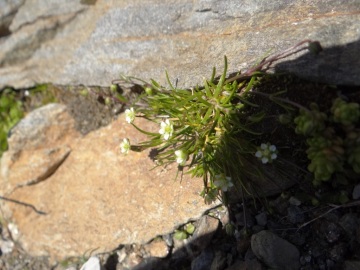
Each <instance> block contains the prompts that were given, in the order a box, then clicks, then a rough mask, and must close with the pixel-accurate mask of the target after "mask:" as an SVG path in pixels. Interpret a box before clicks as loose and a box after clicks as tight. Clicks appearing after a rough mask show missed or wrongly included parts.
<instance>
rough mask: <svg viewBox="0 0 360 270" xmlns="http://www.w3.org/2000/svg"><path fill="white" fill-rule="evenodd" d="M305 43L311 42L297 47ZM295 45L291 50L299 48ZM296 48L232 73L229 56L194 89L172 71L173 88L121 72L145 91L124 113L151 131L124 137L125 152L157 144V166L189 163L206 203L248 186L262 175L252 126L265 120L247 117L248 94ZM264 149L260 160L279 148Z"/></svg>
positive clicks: (268, 146)
mask: <svg viewBox="0 0 360 270" xmlns="http://www.w3.org/2000/svg"><path fill="white" fill-rule="evenodd" d="M306 42H309V41H304V42H301V43H299V44H298V45H297V46H298V47H300V46H302V45H303V44H304V43H306ZM297 46H295V47H294V48H292V49H297ZM307 48H308V47H306V48H301V50H303V49H307ZM297 51H299V49H297V50H296V52H297ZM292 53H293V52H291V50H287V51H285V52H283V53H281V54H278V55H275V56H273V57H270V58H266V59H264V60H263V61H262V62H261V63H260V64H258V65H257V66H255V67H254V68H252V69H250V70H248V71H247V72H245V73H244V74H237V75H235V76H232V77H229V78H227V59H226V57H225V58H224V71H223V73H222V75H221V76H220V78H218V79H215V74H216V69H215V68H214V69H213V72H212V76H211V78H210V79H209V80H206V79H204V81H203V86H196V87H194V88H192V89H181V88H177V87H174V86H173V85H172V83H171V82H170V79H169V77H168V74H166V77H167V81H168V84H169V88H170V89H166V88H165V87H163V86H161V85H160V84H159V83H157V82H156V81H154V80H151V82H150V83H147V82H145V81H142V80H139V79H136V78H131V77H129V78H125V77H123V79H122V80H121V81H120V82H125V83H134V81H135V80H136V81H140V82H141V83H142V85H143V88H144V92H143V93H142V94H141V95H140V96H139V97H138V99H137V100H136V101H135V102H134V103H133V104H132V107H131V108H130V109H127V110H126V111H125V116H126V121H127V122H128V123H130V124H131V125H133V126H134V127H135V128H136V129H137V130H139V131H140V132H142V133H144V134H146V135H147V136H148V140H147V141H144V142H141V143H139V144H138V145H132V146H130V144H129V140H127V139H124V141H123V142H122V143H121V146H120V147H121V151H122V152H123V153H127V152H128V149H131V150H135V151H142V150H144V149H148V148H156V153H157V154H156V156H155V160H156V164H157V165H158V166H160V165H162V166H166V165H169V164H171V163H174V162H176V163H177V164H178V168H179V170H181V171H182V170H183V168H187V170H186V173H189V174H190V175H191V176H193V177H201V178H202V179H203V182H204V190H203V192H202V193H201V195H202V196H203V197H204V198H205V202H207V203H210V202H211V201H213V200H215V199H216V198H223V199H224V195H225V193H226V192H227V191H228V190H229V189H230V188H232V187H236V188H240V189H241V190H247V188H248V187H249V182H248V181H247V180H249V179H251V178H253V177H254V176H255V177H256V175H257V174H258V173H260V174H261V172H260V170H259V169H258V168H257V167H258V164H259V163H257V162H256V157H255V152H256V151H257V147H256V146H255V144H254V136H256V135H261V133H257V132H253V131H252V129H251V126H252V125H253V124H256V123H257V122H259V121H261V120H262V118H263V115H261V114H260V115H255V116H254V115H253V116H252V117H248V116H247V114H246V113H244V111H245V110H246V109H247V108H248V107H249V106H250V107H251V106H256V105H254V104H251V103H249V102H247V100H246V96H247V95H248V94H250V92H251V89H252V86H253V85H254V84H255V83H256V81H257V78H258V77H260V76H262V75H263V74H264V73H263V70H266V69H267V68H268V67H269V66H270V65H271V63H272V62H274V61H276V60H278V59H280V58H282V57H286V56H287V55H291V54H292ZM113 83H115V81H114V82H113ZM135 116H136V117H143V118H145V119H147V120H149V121H152V122H155V123H157V124H158V125H159V129H158V132H149V131H146V130H143V129H141V127H139V126H137V125H136V124H135V122H134V119H135ZM249 135H251V136H249ZM264 145H265V144H264ZM263 148H264V149H263ZM263 148H261V149H262V150H263V152H261V153H262V154H261V155H262V159H261V160H262V162H263V163H271V162H272V161H273V160H274V159H275V158H276V157H277V150H276V147H275V146H274V145H271V144H266V149H265V147H263ZM259 155H260V154H257V156H259ZM265 161H266V162H265Z"/></svg>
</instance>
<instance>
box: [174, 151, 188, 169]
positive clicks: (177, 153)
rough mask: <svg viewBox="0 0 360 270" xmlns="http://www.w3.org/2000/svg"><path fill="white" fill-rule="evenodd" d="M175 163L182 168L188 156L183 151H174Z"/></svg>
mask: <svg viewBox="0 0 360 270" xmlns="http://www.w3.org/2000/svg"><path fill="white" fill-rule="evenodd" d="M175 156H176V162H177V163H179V164H180V165H181V166H183V165H184V164H185V162H186V160H187V158H188V154H187V153H186V152H185V151H184V150H176V151H175Z"/></svg>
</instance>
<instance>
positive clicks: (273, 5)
mask: <svg viewBox="0 0 360 270" xmlns="http://www.w3.org/2000/svg"><path fill="white" fill-rule="evenodd" d="M10 2H11V1H10ZM10 2H7V1H5V4H3V3H2V4H1V5H4V7H7V8H8V9H9V6H11V4H10ZM18 2H19V3H22V2H21V1H18ZM82 3H93V4H92V5H87V4H82ZM0 16H1V17H4V16H6V14H5V15H4V14H2V13H0ZM8 18H10V19H11V22H10V23H9V19H8V20H7V24H6V25H5V24H4V29H7V32H8V34H7V35H6V36H4V37H2V38H1V39H0V88H2V87H4V86H5V85H10V86H13V87H29V86H33V85H34V84H35V83H44V82H52V83H55V84H64V85H68V84H76V85H78V84H85V85H103V86H106V85H109V84H110V82H111V80H113V79H116V78H118V77H119V74H120V73H121V74H126V75H132V76H137V77H141V78H143V79H146V80H147V79H149V78H155V79H159V81H160V82H161V83H163V84H165V76H164V70H165V69H167V70H168V71H169V74H170V76H171V77H172V78H173V79H174V80H175V79H176V78H177V79H179V86H194V85H196V84H199V83H201V81H202V78H203V77H204V76H206V77H207V76H210V73H211V69H212V67H213V66H217V67H219V69H221V68H222V66H223V56H224V55H227V56H228V59H229V62H230V64H229V65H230V66H229V68H230V71H238V70H244V69H245V68H246V67H250V66H251V65H252V64H254V63H255V62H257V61H259V60H260V59H261V58H262V57H263V56H265V55H266V53H267V52H269V50H272V52H277V51H280V50H283V49H286V48H288V47H289V46H292V45H294V44H296V43H297V42H299V41H301V40H303V39H314V40H319V41H320V42H321V44H322V45H323V47H324V51H323V52H322V53H321V54H320V55H319V56H317V57H314V56H312V55H310V54H308V53H305V52H303V53H300V54H297V55H294V56H293V57H292V58H290V59H283V60H281V65H278V66H277V69H278V70H287V71H292V72H295V73H296V74H298V75H300V76H303V77H305V78H310V79H314V80H318V81H321V82H327V83H332V84H333V83H336V84H350V85H360V77H359V76H358V74H360V57H359V53H358V52H359V51H360V45H359V37H360V28H359V21H360V2H359V0H349V1H340V0H331V1H312V0H305V1H295V0H290V1H289V0H286V1H285V0H282V1H278V0H270V1H258V0H242V1H238V0H228V1H216V0H195V1H192V0H172V1H166V2H164V1H162V0H151V1H148V0H137V1H130V0H123V1H71V0H68V1H61V2H59V1H56V0H51V1H40V0H24V1H23V5H18V6H17V8H16V9H15V11H13V13H12V16H10V17H8ZM0 22H1V20H0ZM0 28H1V26H0Z"/></svg>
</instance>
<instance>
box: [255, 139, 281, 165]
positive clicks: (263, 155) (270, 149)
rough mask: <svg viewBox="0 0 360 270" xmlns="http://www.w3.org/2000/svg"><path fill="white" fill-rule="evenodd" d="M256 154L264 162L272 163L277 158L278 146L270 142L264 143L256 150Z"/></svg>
mask: <svg viewBox="0 0 360 270" xmlns="http://www.w3.org/2000/svg"><path fill="white" fill-rule="evenodd" d="M255 156H256V157H257V158H258V159H260V160H261V162H262V163H263V164H266V163H271V162H272V161H273V160H274V159H276V158H277V150H276V146H275V145H273V144H270V143H262V144H261V145H260V147H259V148H258V151H256V153H255Z"/></svg>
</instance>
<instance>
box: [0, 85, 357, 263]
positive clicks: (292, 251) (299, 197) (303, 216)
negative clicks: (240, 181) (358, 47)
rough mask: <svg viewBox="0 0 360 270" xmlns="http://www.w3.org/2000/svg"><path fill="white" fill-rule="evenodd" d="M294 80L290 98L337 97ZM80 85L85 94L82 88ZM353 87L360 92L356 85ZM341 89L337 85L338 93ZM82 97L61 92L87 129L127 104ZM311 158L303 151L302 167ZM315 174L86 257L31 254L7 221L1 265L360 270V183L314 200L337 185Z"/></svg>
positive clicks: (234, 198)
mask: <svg viewBox="0 0 360 270" xmlns="http://www.w3.org/2000/svg"><path fill="white" fill-rule="evenodd" d="M271 85H272V84H270V85H268V87H269V86H271ZM273 86H274V89H275V90H277V88H276V87H275V85H273ZM287 86H290V85H287ZM291 86H292V91H290V92H289V97H290V96H292V95H293V96H292V97H293V98H294V97H295V98H297V99H298V100H297V102H305V97H306V99H307V100H313V101H316V100H317V99H320V98H321V99H322V100H325V101H324V102H325V103H326V100H327V99H326V98H324V97H326V96H327V95H329V94H328V93H329V91H328V90H329V89H327V88H326V87H324V86H323V85H317V84H313V83H305V82H303V83H299V81H297V80H295V81H291ZM270 88H271V87H270ZM299 89H302V91H303V92H299ZM338 90H339V91H343V92H342V93H345V92H346V91H348V90H347V89H342V90H341V89H338ZM72 91H73V92H75V93H78V92H79V89H78V88H73V89H72ZM72 91H70V92H69V91H68V92H67V93H71V92H72ZM103 91H107V90H106V89H103ZM344 91H345V92H344ZM356 91H357V90H356ZM295 93H297V94H296V95H295ZM300 93H302V94H300ZM309 93H311V94H309ZM326 93H327V94H326ZM346 93H350V94H351V93H354V89H350V92H346ZM58 94H59V93H58ZM126 95H129V93H127V94H126ZM333 95H336V91H334V92H333V93H332V94H331V95H330V96H333ZM330 96H329V99H331V97H330ZM78 98H79V96H78V95H72V94H69V95H64V94H63V92H60V95H58V100H59V101H61V102H64V103H66V104H68V106H69V108H70V111H72V113H73V115H74V117H75V118H76V119H77V123H78V129H79V130H81V131H82V132H83V133H87V132H89V131H90V130H93V129H96V128H98V127H99V126H103V125H106V124H107V123H108V122H109V121H111V119H112V118H113V117H114V116H116V114H117V113H119V112H120V111H121V110H122V109H123V108H122V107H123V105H121V104H120V105H116V106H107V105H106V104H105V102H104V100H103V99H102V98H99V97H98V96H94V98H93V99H92V101H91V102H92V104H88V106H85V105H84V106H79V105H78V102H77V101H78V100H77V99H78ZM259 102H260V101H259ZM89 105H91V106H89ZM89 108H91V109H89ZM94 115H97V117H94ZM262 128H266V127H262ZM285 135H286V136H290V135H289V133H288V134H285ZM285 135H284V134H283V135H282V136H285ZM279 136H280V135H279ZM280 139H281V140H283V139H284V138H283V137H282V138H279V140H280ZM288 139H291V138H288ZM290 151H291V149H290ZM303 157H304V155H301V154H299V155H298V156H297V158H298V164H299V166H300V167H302V165H303V162H304V160H303ZM308 177H310V176H309V174H307V173H304V172H301V171H300V173H299V175H298V179H296V182H298V184H297V185H295V186H293V187H292V188H290V189H289V190H284V191H283V192H282V193H281V194H277V195H274V196H272V197H268V198H266V199H264V198H262V199H258V198H248V199H246V200H241V199H239V196H238V194H237V193H231V194H230V195H231V196H230V198H231V199H230V201H229V204H228V205H227V206H226V207H225V206H222V207H218V208H215V209H213V210H211V211H209V212H207V213H205V214H204V215H203V216H202V217H201V218H200V219H198V220H193V221H192V222H191V224H192V225H194V227H195V231H194V232H191V231H190V232H189V231H188V232H187V236H186V237H185V236H184V235H182V236H183V237H179V231H180V232H183V233H184V230H183V229H184V228H183V227H181V228H178V231H174V233H171V234H166V235H159V236H157V237H156V238H154V239H153V240H152V241H150V242H149V243H148V244H146V245H139V244H136V243H134V244H132V245H121V243H119V247H118V249H116V250H114V251H113V252H111V253H107V254H97V253H96V247H94V250H89V252H88V254H84V256H83V257H81V258H78V257H77V258H68V259H67V260H64V261H61V262H56V263H53V262H50V261H49V260H48V258H43V257H31V256H30V255H28V254H26V252H25V251H24V250H23V249H22V248H21V247H20V246H19V245H18V244H17V243H16V241H12V239H13V236H14V235H13V234H14V228H9V225H8V226H3V227H2V228H1V234H2V239H1V241H0V248H1V257H0V269H34V270H40V269H56V270H64V269H69V270H70V269H80V267H81V265H82V264H83V263H84V262H86V260H87V259H88V258H89V257H90V256H91V255H97V256H98V257H99V258H100V263H101V265H102V267H103V268H104V269H107V270H115V269H116V270H126V269H137V270H139V269H179V270H182V269H191V270H202V269H204V270H205V269H212V270H225V269H227V270H235V269H270V268H272V269H360V214H359V209H360V208H359V204H360V203H359V202H358V201H357V200H358V199H359V198H360V190H359V189H360V188H359V187H358V186H356V187H355V188H354V187H352V188H351V190H350V191H349V194H351V198H350V199H351V201H350V202H348V203H346V204H343V205H338V204H332V203H323V204H321V205H320V206H313V204H312V203H311V202H310V201H309V200H308V198H307V197H306V195H307V194H321V193H324V192H327V191H328V190H327V189H329V188H330V187H327V188H324V189H318V190H314V189H313V188H312V187H311V185H309V184H307V183H308V182H306V181H307V180H308ZM184 225H185V224H184ZM30 226H31V225H30ZM184 227H185V226H184ZM178 238H185V239H178ZM34 241H36V240H34ZM94 269H100V268H94Z"/></svg>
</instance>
